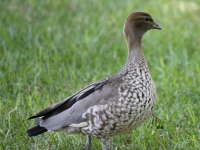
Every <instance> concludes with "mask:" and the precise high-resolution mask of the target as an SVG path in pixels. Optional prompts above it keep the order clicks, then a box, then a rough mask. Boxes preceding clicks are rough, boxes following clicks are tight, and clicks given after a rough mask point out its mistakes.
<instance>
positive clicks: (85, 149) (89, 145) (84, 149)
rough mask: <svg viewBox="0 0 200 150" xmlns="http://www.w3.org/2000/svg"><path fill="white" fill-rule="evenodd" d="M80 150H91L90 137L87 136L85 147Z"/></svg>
mask: <svg viewBox="0 0 200 150" xmlns="http://www.w3.org/2000/svg"><path fill="white" fill-rule="evenodd" d="M81 150H91V136H89V135H87V141H86V143H85V147H84V148H83V149H81Z"/></svg>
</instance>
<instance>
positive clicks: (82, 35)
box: [0, 0, 200, 150]
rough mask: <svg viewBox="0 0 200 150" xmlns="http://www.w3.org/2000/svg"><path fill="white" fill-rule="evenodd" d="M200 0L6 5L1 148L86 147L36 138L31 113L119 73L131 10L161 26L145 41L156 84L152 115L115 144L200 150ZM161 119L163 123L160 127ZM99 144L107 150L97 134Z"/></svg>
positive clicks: (0, 49)
mask: <svg viewBox="0 0 200 150" xmlns="http://www.w3.org/2000/svg"><path fill="white" fill-rule="evenodd" d="M199 6H200V1H199V0H194V1H168V0H154V1H143V2H141V1H140V0H135V1H132V0H126V1H121V0H115V1H107V0H102V1H97V0H85V1H78V0H73V1H70V0H60V1H53V0H50V1H33V0H26V1H23V0H10V1H6V0H3V1H1V4H0V116H1V118H0V123H1V127H0V139H1V140H0V149H6V150H10V149H11V150H13V149H32V150H35V149H71V150H73V149H80V148H81V147H83V146H84V144H85V137H81V136H77V135H67V134H65V133H45V134H43V135H40V136H37V137H34V138H30V137H27V135H26V130H27V129H28V128H30V127H31V126H33V125H34V121H28V120H27V118H28V117H30V116H31V115H33V114H35V113H37V112H38V111H40V110H42V109H43V108H46V107H48V106H49V105H50V104H53V103H56V102H59V101H61V100H63V99H64V98H66V97H68V96H70V95H71V94H73V93H74V92H76V91H78V90H79V89H81V88H83V87H84V86H86V85H88V84H90V83H93V82H95V81H97V80H100V79H102V78H104V77H106V76H110V75H114V74H116V73H118V72H119V71H120V70H121V69H122V67H123V65H124V64H125V61H126V57H127V47H126V42H125V39H124V36H123V32H122V28H123V23H124V20H125V18H126V17H127V16H128V15H129V14H130V13H132V12H135V11H144V12H148V13H149V14H151V16H152V17H153V18H154V20H155V21H156V22H157V23H158V24H159V25H160V26H161V27H162V28H163V30H162V31H158V30H151V31H148V33H146V34H145V36H144V38H143V51H144V54H145V57H146V60H147V63H148V65H149V69H150V71H151V75H152V78H153V80H154V82H155V84H156V89H157V105H156V108H155V110H154V114H155V116H156V117H158V118H159V119H160V120H158V119H155V118H150V119H149V120H148V121H146V122H145V123H144V124H143V125H142V126H141V127H139V128H137V129H136V130H134V131H133V132H132V133H130V134H129V135H121V136H118V137H115V138H114V139H113V140H112V142H111V147H112V148H113V149H117V150H121V149H123V150H132V149H166V150H167V149H192V150H195V149H198V148H199V147H200V144H199V143H200V142H199V141H200V118H199V116H200V86H199V85H200V38H199V33H200V28H199V24H200V17H199V14H200V8H199ZM159 123H160V124H161V126H158V125H157V124H159ZM92 147H93V149H101V145H100V143H99V142H98V140H96V139H93V144H92Z"/></svg>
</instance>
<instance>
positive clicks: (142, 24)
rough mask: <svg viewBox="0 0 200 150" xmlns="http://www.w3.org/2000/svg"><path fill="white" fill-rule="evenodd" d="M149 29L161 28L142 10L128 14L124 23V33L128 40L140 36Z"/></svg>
mask: <svg viewBox="0 0 200 150" xmlns="http://www.w3.org/2000/svg"><path fill="white" fill-rule="evenodd" d="M150 29H158V30H162V28H161V27H160V26H159V25H158V24H156V23H155V22H154V20H153V18H152V17H151V16H150V15H149V14H147V13H144V12H135V13H132V14H130V15H129V16H128V17H127V18H126V21H125V23H124V35H125V37H126V39H127V41H128V42H131V41H132V40H134V39H135V38H142V36H143V34H144V33H145V32H146V31H148V30H150Z"/></svg>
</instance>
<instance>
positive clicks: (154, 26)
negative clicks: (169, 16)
mask: <svg viewBox="0 0 200 150" xmlns="http://www.w3.org/2000/svg"><path fill="white" fill-rule="evenodd" d="M152 29H158V30H162V28H161V27H160V26H159V25H158V24H157V23H156V22H153V28H152Z"/></svg>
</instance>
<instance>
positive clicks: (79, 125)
mask: <svg viewBox="0 0 200 150" xmlns="http://www.w3.org/2000/svg"><path fill="white" fill-rule="evenodd" d="M87 125H88V123H87V122H81V123H79V124H70V125H69V126H70V127H75V128H82V127H86V126H87Z"/></svg>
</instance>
